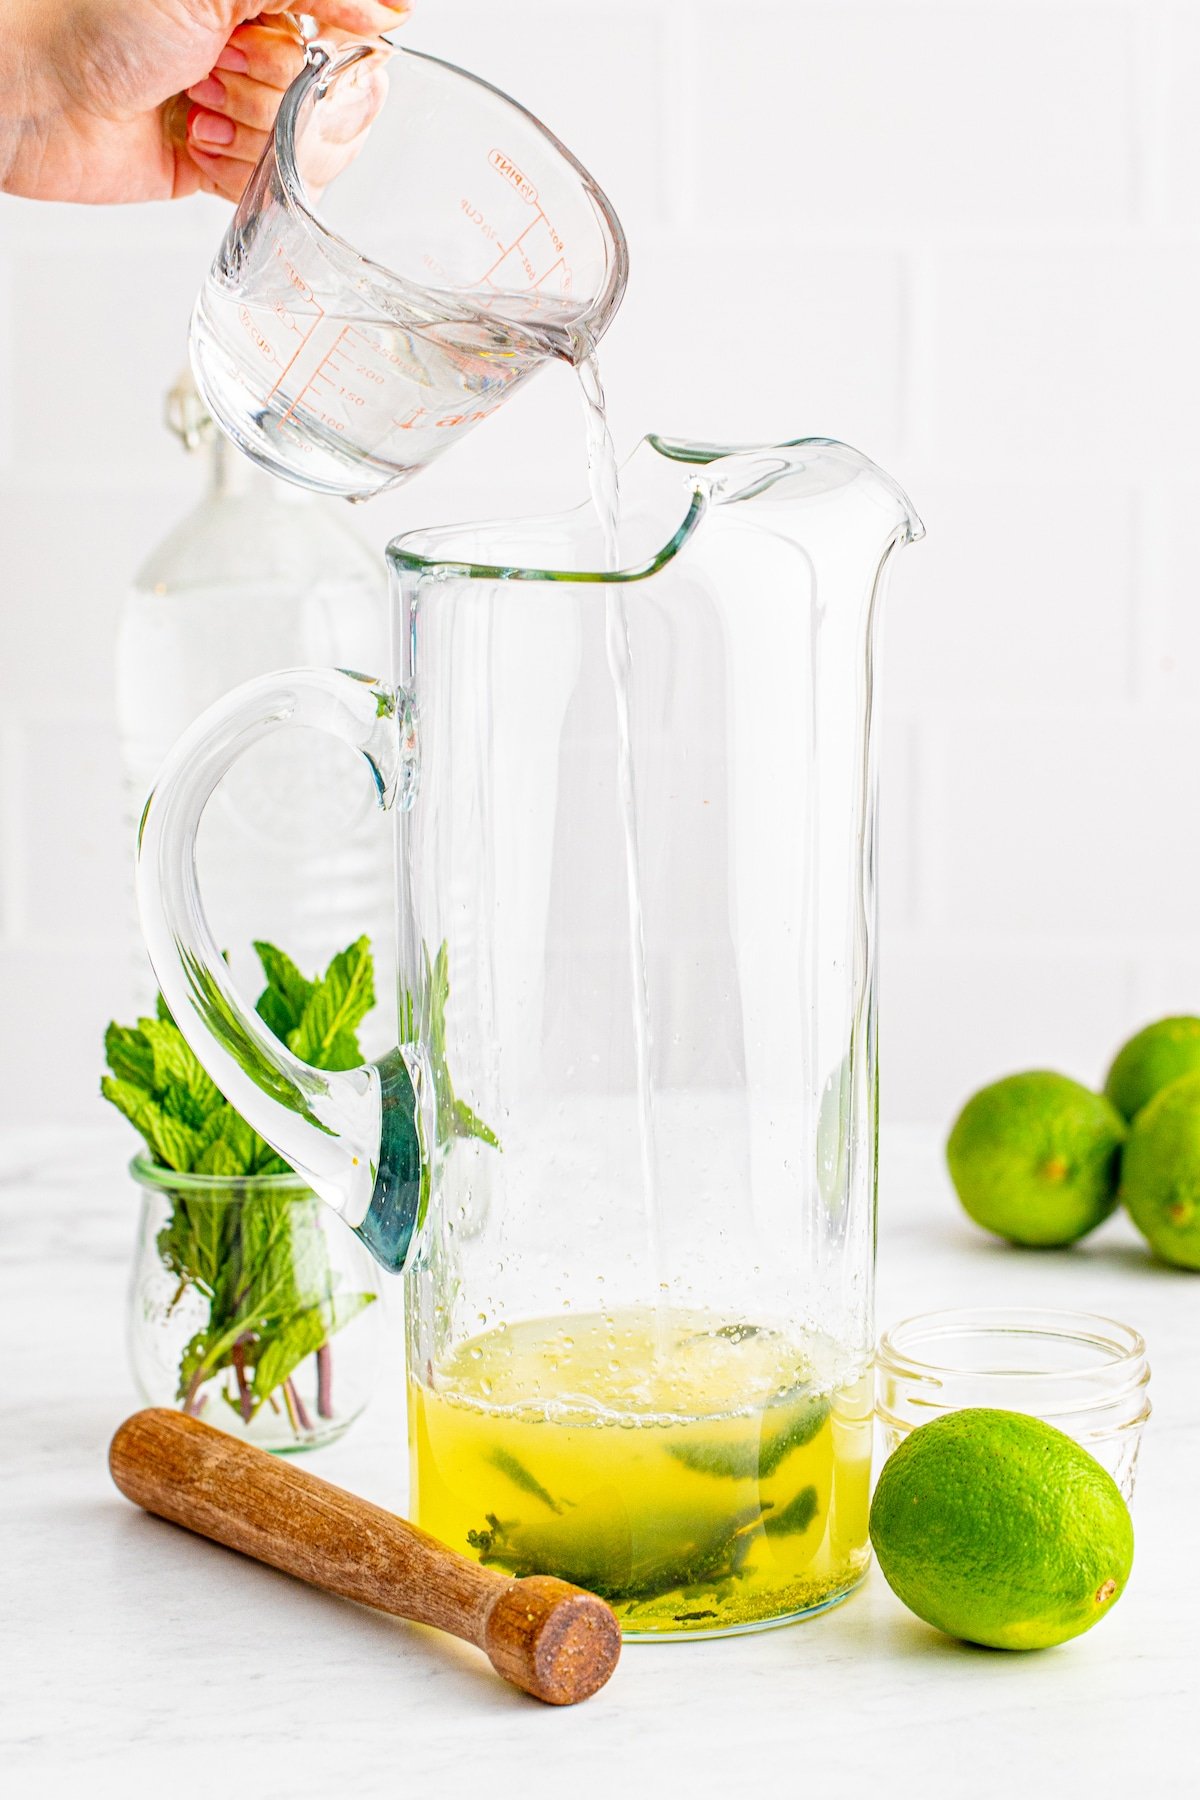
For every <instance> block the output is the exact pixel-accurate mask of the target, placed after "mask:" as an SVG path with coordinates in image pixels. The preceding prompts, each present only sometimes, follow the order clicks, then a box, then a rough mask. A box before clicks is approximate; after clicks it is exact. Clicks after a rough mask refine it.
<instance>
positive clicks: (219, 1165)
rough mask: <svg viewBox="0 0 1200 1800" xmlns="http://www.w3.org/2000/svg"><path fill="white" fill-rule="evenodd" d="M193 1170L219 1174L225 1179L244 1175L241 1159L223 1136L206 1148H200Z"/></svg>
mask: <svg viewBox="0 0 1200 1800" xmlns="http://www.w3.org/2000/svg"><path fill="white" fill-rule="evenodd" d="M193 1172H194V1173H195V1174H197V1175H221V1176H225V1177H226V1178H227V1179H228V1178H230V1177H236V1176H238V1175H244V1174H245V1173H246V1171H245V1169H244V1168H243V1167H242V1164H241V1159H240V1158H239V1157H238V1156H237V1155H235V1153H234V1151H233V1150H231V1149H230V1147H229V1145H228V1144H227V1143H226V1141H225V1139H224V1138H223V1137H219V1138H217V1139H216V1140H215V1141H214V1142H213V1143H211V1144H210V1145H209V1146H208V1148H207V1149H206V1150H202V1151H201V1152H200V1154H199V1156H198V1157H197V1158H196V1161H195V1165H194V1170H193Z"/></svg>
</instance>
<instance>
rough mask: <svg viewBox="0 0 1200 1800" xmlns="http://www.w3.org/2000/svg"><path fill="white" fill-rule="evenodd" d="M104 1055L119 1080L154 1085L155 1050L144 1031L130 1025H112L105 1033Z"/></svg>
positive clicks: (141, 1085)
mask: <svg viewBox="0 0 1200 1800" xmlns="http://www.w3.org/2000/svg"><path fill="white" fill-rule="evenodd" d="M104 1056H105V1060H106V1061H107V1063H108V1066H109V1068H110V1069H111V1070H112V1072H113V1074H114V1075H115V1076H116V1077H117V1079H118V1080H119V1081H130V1082H132V1083H133V1084H134V1086H135V1087H141V1088H152V1087H153V1085H154V1052H153V1050H152V1049H151V1048H150V1044H149V1040H148V1039H147V1038H146V1037H145V1036H144V1035H143V1034H142V1032H140V1031H138V1030H136V1029H135V1028H133V1027H132V1026H129V1025H117V1024H115V1023H114V1024H112V1025H110V1026H109V1028H108V1030H107V1031H106V1032H105V1034H104Z"/></svg>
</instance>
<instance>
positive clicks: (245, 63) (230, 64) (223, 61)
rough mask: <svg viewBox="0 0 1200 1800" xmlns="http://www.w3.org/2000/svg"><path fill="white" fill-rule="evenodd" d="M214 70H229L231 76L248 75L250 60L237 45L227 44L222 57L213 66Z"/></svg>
mask: <svg viewBox="0 0 1200 1800" xmlns="http://www.w3.org/2000/svg"><path fill="white" fill-rule="evenodd" d="M213 67H214V69H228V70H229V73H230V74H231V75H248V74H249V73H250V58H249V57H248V56H247V55H246V52H245V51H244V50H239V49H238V47H237V45H236V44H226V46H225V48H224V49H223V50H222V52H221V54H220V56H218V58H217V60H216V62H215V63H214V64H213Z"/></svg>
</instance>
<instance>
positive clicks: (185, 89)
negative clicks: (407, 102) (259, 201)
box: [0, 0, 408, 202]
mask: <svg viewBox="0 0 1200 1800" xmlns="http://www.w3.org/2000/svg"><path fill="white" fill-rule="evenodd" d="M286 4H287V0H8V3H7V8H6V10H7V11H8V12H9V14H10V17H9V19H8V20H7V21H6V22H5V33H6V36H7V48H6V49H4V50H0V187H3V188H4V189H6V190H7V191H8V192H9V193H12V194H23V195H26V196H28V197H29V198H32V199H39V200H73V201H89V202H99V201H128V200H166V199H171V198H179V197H180V196H183V195H187V194H193V193H196V192H197V191H198V190H200V189H204V190H206V191H208V192H211V193H221V194H224V195H226V196H227V197H228V198H229V199H231V200H236V199H237V198H238V197H239V196H240V194H241V192H242V189H243V188H244V187H245V185H246V182H247V180H248V179H249V177H250V173H251V171H252V169H253V167H254V164H255V163H256V162H257V160H258V157H259V154H260V152H261V150H262V148H263V145H264V143H265V142H266V138H267V134H268V133H269V131H270V129H271V126H272V125H273V123H274V119H275V113H276V110H277V108H278V106H279V101H280V97H281V95H282V93H283V90H284V89H285V88H286V87H287V85H288V83H289V82H290V81H291V80H292V78H293V76H294V75H295V74H296V73H297V72H298V71H299V69H300V66H301V64H302V61H303V52H302V49H301V47H300V43H299V39H298V35H297V33H296V32H295V30H294V27H292V25H291V23H290V21H289V20H286V19H282V18H280V17H279V16H278V15H279V14H281V13H283V12H284V10H285V7H286ZM299 5H300V8H301V9H302V10H304V11H306V12H310V13H312V15H313V16H314V17H315V18H316V19H317V20H318V22H319V23H320V24H321V25H323V26H326V27H329V28H331V29H332V30H334V31H337V32H344V33H348V34H350V35H354V36H364V37H369V36H374V35H376V34H378V33H379V32H381V31H387V30H390V29H392V28H394V27H395V26H396V25H398V24H399V23H400V22H401V20H402V19H403V18H404V17H405V14H406V13H407V11H408V0H394V3H392V4H385V3H384V0H299ZM6 63H12V64H13V66H12V68H11V69H8V68H6V67H5V64H6ZM243 65H244V66H243ZM180 94H186V95H187V96H188V98H189V100H190V101H191V103H192V104H191V106H190V109H189V111H188V114H187V121H186V133H181V132H178V131H172V130H170V129H169V126H170V123H171V120H172V119H173V118H174V117H175V111H174V108H173V105H172V103H173V102H175V99H176V96H178V95H180Z"/></svg>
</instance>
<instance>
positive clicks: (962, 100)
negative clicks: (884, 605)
mask: <svg viewBox="0 0 1200 1800" xmlns="http://www.w3.org/2000/svg"><path fill="white" fill-rule="evenodd" d="M410 41H411V42H412V43H413V44H414V45H416V46H417V47H418V48H424V49H427V50H430V51H433V52H434V53H436V54H439V55H444V56H447V57H449V58H450V60H452V61H458V62H461V63H462V64H464V65H465V66H466V67H468V68H471V69H473V70H475V71H476V72H478V73H480V74H482V75H484V76H485V77H488V78H490V79H492V80H494V81H495V82H497V83H498V84H499V85H500V86H501V87H507V88H509V89H510V90H511V91H512V92H514V93H515V94H516V95H517V96H518V98H520V99H522V100H523V101H525V102H526V103H527V104H529V105H530V106H531V107H533V109H534V110H535V111H539V112H540V113H541V114H542V115H543V116H544V117H545V119H546V120H547V122H548V123H549V124H550V125H551V127H552V128H553V129H555V130H556V131H558V132H559V134H560V135H561V136H562V137H563V138H564V139H565V140H566V142H567V143H568V144H569V145H570V146H571V147H572V148H573V149H574V150H575V151H576V152H577V153H578V154H579V155H580V156H581V157H582V159H583V160H584V162H585V163H587V164H588V165H589V166H590V167H591V168H592V170H593V172H594V174H595V175H596V177H597V179H598V180H599V181H600V182H601V184H602V185H603V186H604V187H606V188H607V189H608V190H609V191H610V193H611V195H612V198H613V199H614V201H615V202H616V203H617V206H618V208H619V210H620V211H621V212H622V214H623V216H624V218H625V221H626V224H627V226H628V228H629V233H630V240H631V244H630V247H631V262H632V275H631V281H630V287H629V292H628V296H627V299H626V302H625V305H624V307H623V309H622V312H621V314H620V315H619V316H618V319H617V321H616V323H615V325H614V327H613V330H612V333H611V335H610V338H609V341H608V344H607V346H606V350H607V354H606V357H605V370H606V379H607V382H608V386H609V390H610V398H611V404H612V413H613V422H614V426H615V432H616V436H617V439H618V443H619V445H620V446H621V448H622V449H624V450H626V451H627V450H628V449H629V448H630V447H631V446H632V444H633V443H634V441H635V440H636V439H637V438H638V437H639V436H640V435H641V434H642V433H643V432H645V431H647V430H661V431H666V432H669V433H676V434H679V435H687V434H696V435H699V436H702V437H706V438H721V437H728V438H731V439H736V438H743V437H745V438H771V437H777V436H794V435H797V434H803V433H828V434H831V435H835V436H839V437H843V438H846V439H847V440H849V441H850V442H852V443H855V444H857V445H858V446H859V447H860V448H861V449H863V450H865V451H867V452H868V453H869V454H871V455H873V456H875V457H877V458H878V459H879V460H880V461H881V462H883V463H884V464H885V465H886V466H887V467H888V468H889V470H890V471H891V472H892V473H894V474H895V475H896V476H897V477H898V478H899V479H900V480H901V481H902V482H903V483H904V485H905V486H906V487H907V488H908V489H909V491H910V492H911V494H912V496H913V499H914V501H915V503H916V505H917V507H918V510H919V511H920V512H921V513H922V514H923V515H924V517H925V521H926V524H927V526H928V529H929V536H928V539H927V541H926V542H925V543H924V544H922V545H921V546H919V547H917V548H915V549H914V550H912V551H911V552H909V553H907V554H906V557H905V558H903V559H901V561H900V563H899V564H898V565H897V570H896V575H895V581H894V586H893V595H892V599H891V602H890V618H889V622H888V628H887V633H886V652H885V654H886V668H885V678H884V683H883V687H884V696H885V711H886V715H887V716H886V719H885V722H884V725H883V729H882V733H881V753H882V760H883V765H884V767H883V804H884V812H883V826H882V858H883V866H882V873H881V892H882V905H883V920H884V931H883V944H882V958H881V964H882V970H883V983H884V986H883V1003H882V1036H881V1041H882V1052H883V1099H884V1110H885V1112H886V1113H887V1114H888V1115H889V1116H890V1117H892V1118H910V1119H926V1120H933V1121H938V1122H942V1123H945V1122H947V1121H948V1119H949V1116H950V1114H951V1112H952V1111H953V1109H954V1108H955V1107H956V1106H957V1105H958V1104H959V1103H960V1102H961V1100H962V1099H963V1098H964V1097H965V1095H966V1094H967V1093H968V1092H969V1091H970V1090H971V1088H972V1087H974V1086H976V1085H978V1084H979V1083H980V1082H982V1081H985V1080H987V1079H989V1078H990V1077H992V1076H994V1075H998V1074H1000V1073H1002V1072H1004V1071H1005V1070H1007V1069H1010V1068H1015V1067H1021V1066H1026V1067H1028V1066H1033V1065H1037V1064H1049V1065H1051V1066H1058V1067H1062V1068H1064V1069H1066V1070H1068V1072H1070V1073H1072V1074H1075V1075H1078V1076H1080V1077H1081V1078H1082V1079H1085V1080H1094V1079H1097V1078H1098V1077H1099V1075H1100V1074H1101V1072H1102V1071H1103V1068H1104V1065H1105V1063H1106V1061H1107V1059H1108V1056H1109V1054H1110V1052H1111V1050H1112V1049H1113V1047H1114V1046H1115V1044H1116V1042H1117V1041H1118V1040H1119V1038H1120V1036H1121V1035H1122V1034H1123V1033H1124V1032H1125V1031H1126V1030H1128V1029H1130V1028H1131V1027H1132V1026H1133V1025H1135V1024H1137V1023H1139V1022H1141V1021H1142V1020H1143V1019H1144V1018H1146V1017H1149V1016H1152V1015H1153V1014H1154V1013H1156V1012H1161V1011H1164V1010H1176V1009H1181V1008H1184V1009H1186V1008H1192V1009H1200V930H1198V928H1197V925H1196V912H1197V908H1196V903H1195V895H1196V892H1197V886H1198V884H1200V848H1197V839H1196V835H1195V832H1194V830H1193V827H1192V821H1191V812H1190V791H1191V781H1190V770H1191V768H1192V767H1193V766H1194V763H1195V761H1196V758H1197V752H1198V750H1200V593H1197V589H1198V588H1200V571H1197V569H1196V567H1195V561H1196V559H1195V554H1194V550H1193V542H1194V538H1195V530H1194V524H1193V522H1194V520H1195V519H1196V517H1197V514H1198V512H1200V432H1198V431H1197V427H1196V422H1195V421H1196V419H1197V417H1198V416H1200V347H1198V342H1197V340H1198V338H1200V332H1198V330H1197V325H1196V321H1197V319H1198V318H1200V124H1198V123H1197V117H1198V115H1197V110H1196V106H1195V93H1196V89H1197V83H1198V81H1200V9H1198V8H1197V7H1195V6H1194V5H1183V4H1167V3H1166V0H837V3H834V0H793V3H792V4H790V5H785V4H783V3H782V0H749V3H744V4H742V5H741V6H736V7H732V8H731V7H730V6H728V5H722V4H716V3H714V0H641V3H640V4H634V0H615V3H614V4H613V5H610V6H608V7H605V8H603V9H601V10H598V9H597V8H596V7H595V5H594V4H591V3H586V4H585V0H553V3H551V0H512V3H511V4H510V5H508V6H507V7H505V8H502V9H497V8H496V7H494V6H492V5H487V4H484V0H423V5H422V6H421V8H420V9H419V11H418V13H417V14H416V15H415V17H414V20H413V23H412V26H411V35H410ZM385 203H386V196H381V204H385ZM225 217H226V213H225V211H224V209H223V208H222V207H221V205H220V204H219V203H217V202H214V201H211V200H203V199H198V200H195V201H190V202H187V203H185V204H183V205H180V206H175V207H171V206H160V207H132V208H121V209H88V208H75V207H49V206H36V205H33V204H31V203H27V202H19V201H0V547H2V550H3V555H2V557H0V708H2V714H0V992H2V993H3V997H4V1007H5V1023H4V1028H3V1030H2V1031H0V1119H6V1120H7V1119H23V1118H29V1119H33V1118H49V1117H60V1116H62V1115H63V1114H64V1113H66V1114H70V1115H72V1116H75V1117H78V1118H89V1117H94V1109H95V1104H96V1102H95V1098H94V1096H95V1089H96V1079H97V1074H98V1067H99V1043H100V1032H101V1030H102V1028H103V1025H104V1022H105V1019H106V1018H107V1017H108V1016H109V1015H110V1013H112V1012H113V1011H118V1012H119V1011H120V1010H121V1008H122V1006H123V1004H124V995H125V993H126V991H127V974H126V971H127V929H126V917H127V915H126V905H127V879H128V870H127V857H128V849H129V847H128V845H127V844H126V843H125V842H124V841H123V839H122V834H121V833H120V831H119V828H118V826H117V823H116V821H117V820H118V818H119V799H118V792H117V769H116V757H115V747H114V743H113V737H112V694H111V661H112V649H113V634H114V628H115V622H116V609H117V605H118V603H119V598H120V595H121V593H122V591H123V590H124V588H125V586H126V585H127V583H128V581H129V579H130V578H131V576H132V574H133V572H134V570H135V568H136V567H137V565H138V563H139V562H140V561H141V560H142V557H143V556H144V554H145V552H146V551H147V550H148V549H149V548H150V547H151V546H152V545H153V544H154V543H155V542H156V541H157V540H159V539H160V538H161V537H162V535H163V534H164V532H165V530H166V529H167V527H168V525H169V524H170V523H171V522H173V520H174V519H176V518H177V517H178V516H179V515H180V514H181V513H182V512H183V510H184V509H185V507H186V506H187V505H188V504H189V503H190V500H191V498H192V496H193V495H194V493H195V489H196V473H195V471H194V470H193V469H189V467H188V465H187V461H186V459H185V458H184V457H183V456H182V453H181V452H179V451H178V450H177V448H176V447H175V446H174V444H173V443H172V441H171V440H170V439H169V438H168V437H167V436H166V434H165V432H164V430H163V426H162V402H163V396H164V393H165V391H166V389H167V388H168V387H169V386H170V384H171V382H172V380H173V378H174V376H175V374H176V371H177V369H178V368H179V366H180V364H181V362H182V360H183V354H184V343H185V337H186V329H187V318H188V313H189V310H190V305H191V301H192V298H193V295H194V292H195V289H196V287H197V285H198V283H199V280H200V278H201V275H202V273H203V270H204V268H205V266H206V264H207V261H208V259H209V257H210V255H211V253H212V251H213V249H214V248H215V246H216V243H217V240H218V238H219V235H220V231H221V229H222V227H223V222H224V219H225ZM578 430H579V426H578V399H577V396H576V395H575V394H574V393H573V392H572V384H571V382H570V380H569V379H568V378H567V377H566V375H565V373H564V372H562V371H551V372H548V373H547V374H546V375H544V376H543V377H540V378H539V380H538V381H537V382H535V383H534V384H533V385H532V386H531V387H530V388H529V389H528V390H527V391H526V393H525V394H524V395H522V396H521V397H519V398H518V399H517V400H515V401H514V403H513V405H512V406H511V407H510V408H508V409H506V410H505V411H504V412H503V413H502V415H501V416H500V417H499V418H498V419H496V420H495V421H494V422H492V423H490V424H489V425H487V426H485V427H483V428H482V429H481V430H480V431H479V432H477V433H476V434H475V435H474V436H473V437H472V438H469V439H468V440H466V441H465V442H464V444H463V445H462V447H461V448H460V449H457V450H456V451H455V452H454V454H453V455H452V456H451V457H449V458H447V459H443V461H442V462H441V463H440V464H438V465H436V466H435V468H433V469H432V470H430V471H429V473H428V474H427V475H426V476H424V477H423V478H422V479H421V480H420V481H419V482H417V483H414V484H413V486H412V487H411V488H410V489H407V490H403V491H401V492H400V493H399V494H396V495H393V496H388V497H387V498H386V499H384V500H381V501H379V502H378V503H376V504H375V505H373V506H372V507H370V508H367V509H364V510H363V511H361V512H360V513H358V514H357V516H356V524H357V525H358V527H359V529H360V530H361V531H363V532H365V534H366V535H367V537H368V538H374V539H375V540H376V541H378V542H379V543H380V545H382V543H383V542H384V541H385V540H386V538H387V537H388V536H390V535H391V534H392V533H393V532H395V531H398V530H402V529H403V528H405V527H406V526H416V525H421V524H427V523H431V522H434V521H437V520H448V519H451V518H454V517H456V516H457V517H464V516H465V517H472V516H479V515H481V514H490V513H504V512H514V511H525V510H543V509H554V508H557V507H559V506H563V505H566V504H569V503H571V502H572V501H573V500H575V499H578V498H581V497H582V489H583V469H582V456H581V454H580V457H579V458H578V460H575V459H574V452H573V451H572V452H568V451H566V450H564V448H563V446H564V445H566V444H568V443H569V442H570V441H571V438H572V434H573V433H576V432H577V431H578Z"/></svg>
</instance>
